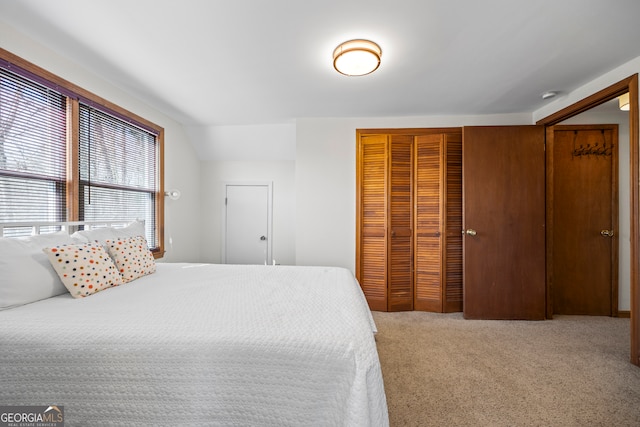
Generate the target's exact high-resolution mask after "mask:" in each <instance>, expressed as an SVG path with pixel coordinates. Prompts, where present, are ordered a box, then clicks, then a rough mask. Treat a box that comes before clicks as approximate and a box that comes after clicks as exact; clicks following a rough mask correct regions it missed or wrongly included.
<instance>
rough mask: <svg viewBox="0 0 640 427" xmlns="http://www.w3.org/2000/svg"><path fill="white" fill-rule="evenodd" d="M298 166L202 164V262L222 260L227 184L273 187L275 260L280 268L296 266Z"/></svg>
mask: <svg viewBox="0 0 640 427" xmlns="http://www.w3.org/2000/svg"><path fill="white" fill-rule="evenodd" d="M294 181H295V162H294V161H293V160H265V161H257V160H254V161H234V160H211V161H205V162H203V163H202V169H201V174H200V182H201V198H202V215H201V216H202V227H201V231H202V236H203V238H202V244H201V251H202V260H203V261H205V262H212V263H220V262H221V260H222V253H221V248H222V227H223V209H224V192H223V188H224V187H223V183H225V182H234V183H239V182H271V183H272V184H273V233H272V239H271V243H272V245H273V247H272V250H273V252H272V255H273V256H272V257H273V259H274V260H275V261H276V262H277V263H278V264H289V265H295V264H296V254H295V234H296V222H295V216H296V206H295V200H296V195H295V186H294Z"/></svg>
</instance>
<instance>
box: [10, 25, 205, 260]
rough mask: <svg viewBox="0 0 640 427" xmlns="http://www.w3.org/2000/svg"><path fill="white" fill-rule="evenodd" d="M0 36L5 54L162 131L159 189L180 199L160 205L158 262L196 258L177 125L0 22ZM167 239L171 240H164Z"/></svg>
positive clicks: (195, 200)
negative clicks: (161, 242) (161, 230)
mask: <svg viewBox="0 0 640 427" xmlns="http://www.w3.org/2000/svg"><path fill="white" fill-rule="evenodd" d="M0 40H2V47H3V48H4V49H6V50H8V51H9V52H11V53H13V54H15V55H18V56H20V57H22V58H23V59H26V60H27V61H30V62H32V63H34V64H35V65H37V66H39V67H41V68H44V69H46V70H47V71H50V72H52V73H54V74H56V75H58V76H59V77H62V78H63V79H66V80H68V81H70V82H71V83H74V84H76V85H78V86H80V87H82V88H83V89H86V90H88V91H90V92H93V93H94V94H96V95H98V96H101V97H102V98H104V99H106V100H108V101H110V102H113V103H114V104H117V105H119V106H121V107H123V108H125V109H127V110H129V111H131V112H133V113H135V114H137V115H139V116H140V117H143V118H145V119H147V120H149V121H151V122H153V123H155V124H157V125H159V126H162V127H163V128H164V129H165V139H164V142H165V145H164V146H165V169H164V173H165V187H166V188H177V189H179V190H180V191H181V192H182V197H181V198H180V200H178V201H170V200H167V202H166V204H165V208H166V211H165V215H166V218H165V236H166V238H165V247H166V249H167V253H166V255H165V257H164V259H163V261H199V260H200V240H199V239H200V232H199V228H200V227H199V226H200V220H201V219H200V200H199V195H200V194H199V193H200V183H199V169H200V162H199V160H198V158H197V156H196V153H195V150H194V149H193V147H192V146H191V144H190V143H189V140H188V138H187V135H186V134H185V131H184V128H183V127H182V125H180V124H179V123H177V122H176V121H174V120H172V119H170V118H169V117H167V116H166V115H164V114H162V113H161V112H159V111H158V110H156V109H154V108H153V107H151V106H149V105H147V104H144V103H142V102H141V101H140V100H138V99H137V98H134V97H132V96H130V95H129V94H128V93H126V92H124V91H122V90H120V89H119V88H118V87H116V86H114V85H112V84H110V83H109V82H108V81H106V80H104V79H102V78H100V77H99V76H97V75H95V74H93V73H90V72H88V71H87V70H86V69H85V68H84V67H83V66H82V64H78V63H73V62H71V61H69V60H68V59H67V58H64V57H62V56H60V55H58V54H56V53H55V52H53V51H51V50H49V49H47V48H46V47H44V46H43V45H42V44H39V43H37V42H36V41H34V40H32V39H30V38H28V37H25V36H24V35H23V34H21V33H19V32H18V31H16V30H15V29H14V28H12V27H10V26H8V25H6V24H4V23H1V22H0ZM170 238H171V240H172V242H173V244H171V243H170V242H169V240H170Z"/></svg>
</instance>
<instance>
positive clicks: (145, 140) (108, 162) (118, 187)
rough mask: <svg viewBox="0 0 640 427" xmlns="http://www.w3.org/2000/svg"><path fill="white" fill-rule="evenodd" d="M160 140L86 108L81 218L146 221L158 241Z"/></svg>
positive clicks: (150, 237)
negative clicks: (158, 160) (158, 146)
mask: <svg viewBox="0 0 640 427" xmlns="http://www.w3.org/2000/svg"><path fill="white" fill-rule="evenodd" d="M155 140H156V138H155V135H153V134H151V133H149V132H147V131H145V130H143V129H140V128H138V127H136V126H133V125H131V124H129V123H126V122H124V121H122V120H120V119H118V118H117V117H113V116H111V115H109V114H106V113H104V112H102V111H99V110H96V109H94V108H92V107H89V106H87V105H85V104H82V103H80V144H79V145H80V151H79V162H78V167H79V170H80V179H79V191H78V195H79V199H80V200H79V203H78V207H79V217H80V219H81V220H84V221H100V220H109V219H119V218H135V219H143V220H144V221H145V225H146V229H147V240H148V241H151V242H154V241H155V215H154V211H155V209H154V207H155V205H156V203H155V198H156V187H157V186H156V181H157V171H156V161H155V159H156V143H155Z"/></svg>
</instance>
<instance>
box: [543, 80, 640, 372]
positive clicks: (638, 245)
mask: <svg viewBox="0 0 640 427" xmlns="http://www.w3.org/2000/svg"><path fill="white" fill-rule="evenodd" d="M627 92H628V93H629V100H630V103H629V167H630V176H631V179H630V189H629V193H630V194H629V198H630V203H629V205H630V216H631V226H630V258H631V263H630V289H631V300H630V305H631V309H630V317H631V334H630V335H631V337H630V338H631V352H630V353H631V357H630V361H631V363H633V364H634V365H638V366H640V289H639V287H640V285H639V283H640V262H638V257H639V256H640V231H639V230H640V161H639V152H640V137H639V133H638V127H639V117H638V74H634V75H632V76H630V77H628V78H626V79H624V80H621V81H619V82H618V83H615V84H613V85H611V86H609V87H607V88H604V89H602V90H601V91H599V92H596V93H594V94H593V95H591V96H588V97H586V98H584V99H582V100H581V101H578V102H576V103H575V104H572V105H569V106H568V107H566V108H563V109H561V110H559V111H557V112H555V113H553V114H551V115H549V116H547V117H545V118H543V119H541V120H538V122H537V124H539V125H544V126H553V125H556V124H558V123H560V122H562V121H564V120H567V119H569V118H571V117H574V116H576V115H578V114H580V113H582V112H585V111H587V110H589V109H591V108H593V107H596V106H598V105H600V104H603V103H605V102H607V101H609V100H612V99H615V98H617V97H618V96H620V95H622V94H624V93H627Z"/></svg>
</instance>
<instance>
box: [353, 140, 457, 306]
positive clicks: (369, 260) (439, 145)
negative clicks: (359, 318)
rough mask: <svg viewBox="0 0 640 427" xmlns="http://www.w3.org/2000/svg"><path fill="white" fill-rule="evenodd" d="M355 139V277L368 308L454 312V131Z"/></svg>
mask: <svg viewBox="0 0 640 427" xmlns="http://www.w3.org/2000/svg"><path fill="white" fill-rule="evenodd" d="M357 139H358V151H357V155H358V159H357V208H358V213H357V231H356V232H357V241H356V246H357V247H356V277H357V279H358V280H359V281H360V285H361V286H362V289H363V291H364V293H365V296H366V297H367V301H368V302H369V306H370V307H371V309H372V310H378V311H405V310H414V309H415V310H423V311H436V312H450V311H461V310H462V235H461V231H462V136H461V130H459V129H456V130H453V131H449V132H443V131H438V130H433V129H424V130H420V129H408V130H402V129H399V130H395V129H394V130H389V131H388V132H380V133H376V132H375V131H371V132H369V131H358V138H357Z"/></svg>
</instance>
